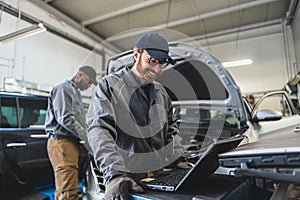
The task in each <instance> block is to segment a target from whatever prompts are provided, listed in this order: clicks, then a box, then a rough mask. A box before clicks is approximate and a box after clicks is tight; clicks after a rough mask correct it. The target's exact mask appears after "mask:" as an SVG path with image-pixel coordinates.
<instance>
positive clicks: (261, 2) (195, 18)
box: [108, 0, 278, 42]
mask: <svg viewBox="0 0 300 200" xmlns="http://www.w3.org/2000/svg"><path fill="white" fill-rule="evenodd" d="M275 1H278V0H256V1H250V2H247V3H243V4H239V5H235V6H231V7H228V8H223V9H219V10H214V11H211V12H207V13H203V14H200V15H196V16H193V17H188V18H184V19H180V20H176V21H171V22H167V23H164V24H159V25H156V26H154V27H151V29H152V30H159V29H164V28H171V27H175V26H179V25H183V24H187V23H192V22H196V21H199V20H204V19H208V18H212V17H216V16H220V15H225V14H229V13H232V12H236V11H241V10H244V9H248V8H252V7H257V6H260V5H264V4H268V3H272V2H275ZM148 31H149V29H146V28H145V29H142V30H140V31H135V32H129V33H127V34H122V35H119V36H115V37H111V38H109V39H108V41H109V42H113V41H117V40H121V39H125V38H130V37H133V36H137V35H140V34H143V33H146V32H148Z"/></svg>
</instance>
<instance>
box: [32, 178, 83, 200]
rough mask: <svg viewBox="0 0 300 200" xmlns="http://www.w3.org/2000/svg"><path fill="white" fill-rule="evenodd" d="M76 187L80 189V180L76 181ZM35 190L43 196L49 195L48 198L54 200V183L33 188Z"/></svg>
mask: <svg viewBox="0 0 300 200" xmlns="http://www.w3.org/2000/svg"><path fill="white" fill-rule="evenodd" d="M78 189H79V190H82V182H79V183H78ZM35 191H36V192H37V193H40V194H42V195H45V196H47V197H49V199H50V200H54V192H55V186H54V185H48V186H43V187H38V188H35Z"/></svg>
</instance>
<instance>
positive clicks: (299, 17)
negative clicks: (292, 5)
mask: <svg viewBox="0 0 300 200" xmlns="http://www.w3.org/2000/svg"><path fill="white" fill-rule="evenodd" d="M299 4H300V3H298V8H297V12H296V13H297V14H296V16H295V18H294V21H293V24H292V29H293V39H294V47H295V55H296V63H297V67H298V71H300V5H299Z"/></svg>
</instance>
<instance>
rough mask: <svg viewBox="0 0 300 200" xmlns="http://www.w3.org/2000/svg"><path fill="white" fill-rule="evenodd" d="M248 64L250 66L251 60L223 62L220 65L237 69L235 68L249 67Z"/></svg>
mask: <svg viewBox="0 0 300 200" xmlns="http://www.w3.org/2000/svg"><path fill="white" fill-rule="evenodd" d="M250 64H252V60H251V59H245V60H236V61H231V62H223V63H222V65H223V66H224V67H237V66H242V65H250Z"/></svg>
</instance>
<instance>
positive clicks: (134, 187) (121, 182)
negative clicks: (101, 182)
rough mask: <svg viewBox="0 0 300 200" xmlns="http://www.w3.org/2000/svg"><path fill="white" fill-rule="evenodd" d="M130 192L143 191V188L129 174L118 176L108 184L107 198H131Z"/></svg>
mask: <svg viewBox="0 0 300 200" xmlns="http://www.w3.org/2000/svg"><path fill="white" fill-rule="evenodd" d="M129 192H136V193H142V192H144V190H143V188H142V187H141V186H139V185H138V184H137V183H136V182H135V181H134V180H132V179H131V178H129V177H127V176H125V177H124V176H121V177H116V178H114V179H112V180H111V181H110V182H109V183H108V184H107V185H106V191H105V195H104V199H105V200H130V199H131V198H130V196H129Z"/></svg>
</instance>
